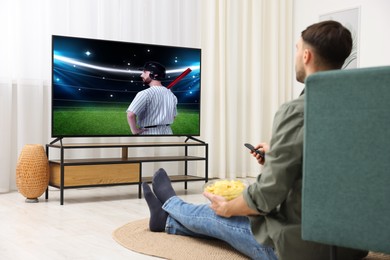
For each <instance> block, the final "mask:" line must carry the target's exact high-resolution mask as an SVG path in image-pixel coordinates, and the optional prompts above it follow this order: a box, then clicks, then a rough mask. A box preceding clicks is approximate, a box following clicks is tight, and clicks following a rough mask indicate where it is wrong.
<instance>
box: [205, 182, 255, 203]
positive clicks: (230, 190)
mask: <svg viewBox="0 0 390 260" xmlns="http://www.w3.org/2000/svg"><path fill="white" fill-rule="evenodd" d="M248 186H249V182H248V181H247V180H245V179H216V180H211V181H209V182H207V183H206V184H204V185H203V191H206V192H210V193H212V194H215V195H219V196H222V197H224V198H226V199H227V200H232V199H235V198H237V197H238V196H239V195H241V193H242V192H243V191H244V189H246V188H247V187H248Z"/></svg>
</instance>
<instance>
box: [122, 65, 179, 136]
mask: <svg viewBox="0 0 390 260" xmlns="http://www.w3.org/2000/svg"><path fill="white" fill-rule="evenodd" d="M142 70H143V72H142V74H141V78H142V81H143V82H144V83H145V84H147V85H149V88H147V89H145V90H143V91H140V92H139V93H137V95H136V96H135V98H134V100H133V101H132V102H131V104H130V106H129V108H128V109H127V111H126V112H127V122H128V123H129V126H130V130H131V132H132V134H133V135H172V134H173V132H172V129H171V126H170V125H171V124H172V123H173V121H174V119H175V117H176V113H177V111H176V105H177V98H176V96H175V95H174V94H173V93H172V91H170V90H169V89H167V88H166V87H164V86H163V85H162V84H161V80H162V79H164V78H165V74H166V69H165V67H164V66H163V65H161V64H160V63H158V62H154V61H150V62H147V63H145V65H144V67H143V68H142Z"/></svg>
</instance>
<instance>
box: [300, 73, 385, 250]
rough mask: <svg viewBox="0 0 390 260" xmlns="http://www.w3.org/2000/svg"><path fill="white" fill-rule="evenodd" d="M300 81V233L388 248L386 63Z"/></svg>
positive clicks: (328, 241)
mask: <svg viewBox="0 0 390 260" xmlns="http://www.w3.org/2000/svg"><path fill="white" fill-rule="evenodd" d="M305 85H306V89H305V93H306V94H305V95H306V97H305V137H304V138H305V139H304V159H303V161H304V162H303V165H304V169H303V191H302V192H303V193H302V238H303V239H304V240H308V241H314V242H319V243H323V244H328V245H332V246H334V247H332V248H333V249H335V250H337V248H338V247H346V248H355V249H363V250H368V251H376V252H382V253H390V66H388V67H373V68H360V69H350V70H338V71H328V72H320V73H316V74H314V75H311V76H310V77H308V78H307V80H306V84H305ZM335 250H334V251H332V255H333V256H335V255H336V251H335Z"/></svg>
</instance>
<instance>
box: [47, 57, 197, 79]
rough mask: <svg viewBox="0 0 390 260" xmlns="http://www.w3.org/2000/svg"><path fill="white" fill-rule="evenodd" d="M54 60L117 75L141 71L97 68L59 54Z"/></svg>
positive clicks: (172, 71) (176, 70)
mask: <svg viewBox="0 0 390 260" xmlns="http://www.w3.org/2000/svg"><path fill="white" fill-rule="evenodd" d="M53 58H54V60H58V61H62V62H65V63H68V64H71V65H72V66H75V65H77V66H81V67H86V68H91V69H96V70H101V71H109V72H116V73H125V74H140V71H139V70H128V69H126V70H124V69H113V68H107V67H103V66H96V65H93V64H89V63H85V62H81V61H78V60H75V59H72V58H68V57H64V56H61V55H58V54H54V55H53ZM186 68H188V67H183V68H177V69H173V70H167V72H166V73H167V74H170V73H178V72H182V71H183V70H185V69H186ZM189 68H190V69H191V70H199V69H200V66H199V65H194V66H191V67H189Z"/></svg>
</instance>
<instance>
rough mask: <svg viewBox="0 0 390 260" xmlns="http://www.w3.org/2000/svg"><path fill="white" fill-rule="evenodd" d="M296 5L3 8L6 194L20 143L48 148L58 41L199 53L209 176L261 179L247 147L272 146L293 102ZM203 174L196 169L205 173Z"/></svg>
mask: <svg viewBox="0 0 390 260" xmlns="http://www.w3.org/2000/svg"><path fill="white" fill-rule="evenodd" d="M290 2H291V1H289V0H279V1H275V0H244V1H236V0H220V1H217V0H203V1H199V0H186V1H182V0H83V1H78V0H3V1H1V2H0V35H1V36H2V37H1V38H2V40H1V41H0V120H1V121H0V122H1V123H0V192H7V191H9V190H14V189H15V188H16V185H15V167H16V162H17V158H18V155H19V153H20V151H21V149H22V148H23V146H24V145H25V144H29V143H38V144H42V145H45V144H46V143H48V142H50V141H51V138H50V135H51V133H50V124H51V123H50V96H51V92H50V91H51V90H50V88H51V87H50V84H51V35H53V34H58V35H70V36H76V37H77V36H78V37H86V38H98V39H108V40H120V41H131V42H145V43H151V44H162V45H165V44H166V45H175V46H187V47H196V48H202V115H201V125H202V129H201V134H202V135H201V137H200V139H202V140H204V141H206V142H208V143H209V151H210V152H209V154H210V158H209V159H210V160H209V174H210V176H215V177H235V176H247V175H256V174H257V173H258V172H259V165H258V164H257V163H256V162H254V160H253V159H252V158H250V156H248V153H247V152H248V151H247V150H246V149H245V148H244V146H243V143H244V142H250V143H253V144H257V143H258V142H260V141H268V140H269V137H270V130H271V124H272V118H273V114H274V112H275V111H276V109H277V107H278V106H279V105H280V104H281V103H283V102H285V101H286V100H289V99H290V98H291V83H292V79H291V75H290V74H291V73H290V71H291V65H292V58H291V57H292V50H293V43H292V42H291V39H292V35H291V31H292V24H291V21H292V14H291V12H292V6H291V5H292V4H291V3H290ZM123 140H124V139H123V138H116V140H113V139H112V138H105V139H104V138H99V139H98V140H97V139H93V142H106V141H108V142H117V141H123ZM138 140H139V139H138ZM148 140H151V139H148ZM155 140H156V139H153V140H151V141H155ZM76 141H77V142H84V141H85V140H84V139H77V140H76ZM87 141H90V140H87ZM125 141H126V142H128V141H129V139H125ZM81 153H82V152H78V153H76V154H74V155H73V156H76V157H77V156H79V155H80V154H81ZM105 153H106V152H104V151H103V152H96V151H95V152H93V156H99V155H105ZM82 155H84V154H82ZM203 171H204V168H203V166H199V174H203Z"/></svg>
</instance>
